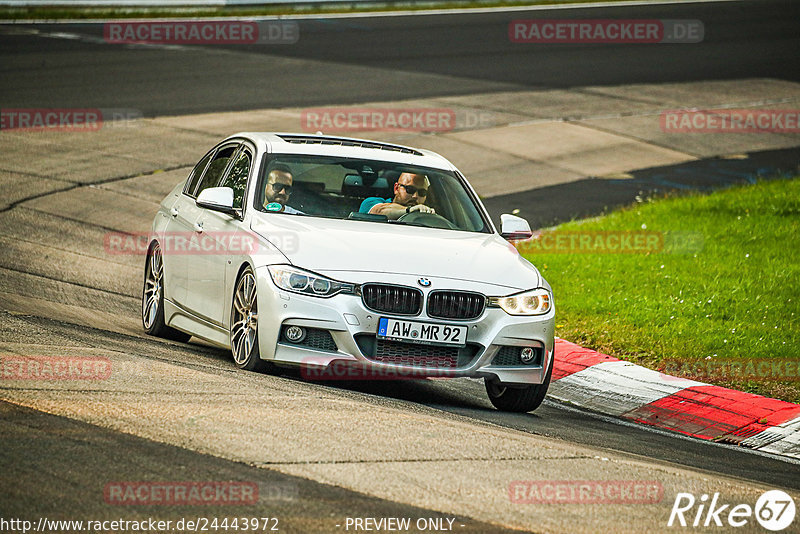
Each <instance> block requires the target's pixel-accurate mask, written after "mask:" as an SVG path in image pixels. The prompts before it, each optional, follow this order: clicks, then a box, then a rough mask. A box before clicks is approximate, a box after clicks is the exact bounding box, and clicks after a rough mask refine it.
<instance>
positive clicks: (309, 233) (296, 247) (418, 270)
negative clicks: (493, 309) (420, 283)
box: [251, 214, 542, 290]
mask: <svg viewBox="0 0 800 534" xmlns="http://www.w3.org/2000/svg"><path fill="white" fill-rule="evenodd" d="M251 229H252V230H253V231H254V232H256V233H257V234H259V235H260V236H261V237H263V238H264V239H267V240H268V241H270V243H272V244H273V245H274V246H275V247H276V248H278V249H279V250H280V251H281V252H282V253H283V254H284V255H285V256H286V257H287V258H288V259H289V261H291V262H292V264H294V265H296V266H298V267H302V268H304V269H309V270H312V271H317V272H323V273H327V272H332V271H349V272H364V271H366V272H379V273H387V274H406V275H413V276H424V277H442V278H452V279H458V280H469V281H475V282H483V283H490V284H495V285H500V286H504V287H507V288H510V289H517V290H523V289H530V288H534V287H539V286H540V284H541V282H542V280H541V276H540V275H539V272H538V271H537V270H536V268H535V267H534V266H533V265H531V263H530V262H528V261H527V260H525V259H524V258H522V257H521V256H520V255H519V253H518V252H517V250H516V248H514V247H513V246H512V245H511V244H510V243H508V242H507V241H506V240H504V239H503V238H501V237H500V236H499V235H497V234H484V233H474V232H461V231H455V230H443V229H437V228H422V227H416V226H406V225H400V224H391V223H376V222H366V221H350V220H340V219H322V218H316V217H314V218H311V217H302V216H294V215H282V214H280V215H279V214H256V215H255V216H254V217H253V220H252V222H251Z"/></svg>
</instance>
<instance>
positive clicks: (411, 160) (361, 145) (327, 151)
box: [228, 132, 456, 171]
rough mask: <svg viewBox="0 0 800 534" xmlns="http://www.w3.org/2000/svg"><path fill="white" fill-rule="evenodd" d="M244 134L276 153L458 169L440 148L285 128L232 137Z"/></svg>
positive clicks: (258, 146) (245, 136)
mask: <svg viewBox="0 0 800 534" xmlns="http://www.w3.org/2000/svg"><path fill="white" fill-rule="evenodd" d="M242 137H243V138H245V139H249V140H250V141H251V142H253V143H254V144H256V146H257V148H259V149H260V150H265V151H267V152H270V153H275V154H313V155H320V156H344V157H350V158H359V159H372V160H382V161H390V162H392V163H402V164H408V165H419V166H421V167H432V168H435V169H444V170H452V171H455V170H456V168H455V166H453V164H452V163H450V162H449V161H448V160H447V159H445V158H444V157H442V156H440V155H439V154H437V153H436V152H431V151H430V150H424V149H419V148H412V147H408V146H403V145H397V144H394V143H385V142H383V141H370V140H368V139H357V138H353V137H338V136H330V135H315V134H308V133H282V132H240V133H237V134H235V135H232V136H230V137H229V138H228V139H235V138H242Z"/></svg>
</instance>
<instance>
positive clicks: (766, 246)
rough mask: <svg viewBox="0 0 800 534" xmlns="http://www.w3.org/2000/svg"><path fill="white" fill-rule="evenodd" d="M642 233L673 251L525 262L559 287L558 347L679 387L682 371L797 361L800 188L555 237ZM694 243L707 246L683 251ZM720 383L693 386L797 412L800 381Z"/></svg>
mask: <svg viewBox="0 0 800 534" xmlns="http://www.w3.org/2000/svg"><path fill="white" fill-rule="evenodd" d="M643 227H646V229H647V231H655V232H663V233H665V234H668V236H671V237H668V239H667V242H668V243H672V245H673V246H672V247H671V248H669V247H668V248H669V250H666V249H665V250H661V251H658V252H651V253H649V254H646V253H636V254H609V253H570V254H555V253H541V252H525V253H524V255H525V256H526V257H527V258H528V259H529V260H531V261H532V262H533V263H534V264H535V265H537V266H538V267H539V268H540V269H541V271H542V274H543V275H544V276H545V278H547V280H548V281H549V282H550V284H551V285H552V287H553V292H554V295H555V303H556V325H557V327H556V334H557V335H558V336H559V337H562V338H564V339H567V340H569V341H573V342H575V343H578V344H581V345H583V346H588V347H591V348H593V349H596V350H599V351H601V352H604V353H606V354H610V355H613V356H616V357H619V358H622V359H625V360H629V361H633V362H636V363H639V364H642V365H645V366H648V367H651V368H656V369H662V370H665V371H667V372H670V373H671V374H679V375H683V376H692V373H687V372H681V369H683V365H682V364H681V365H678V366H677V368H676V365H675V363H676V362H702V363H703V365H708V364H709V362H710V363H720V362H730V361H735V362H747V361H748V360H753V361H762V360H768V361H771V362H772V361H776V360H793V361H795V362H800V355H799V354H798V349H800V307H799V306H798V299H800V237H798V236H800V178H794V179H791V180H773V181H762V182H759V183H757V184H755V185H750V186H740V187H735V188H731V189H727V190H723V191H718V192H715V193H712V194H709V195H700V194H695V195H691V196H683V197H672V198H662V199H655V200H650V201H645V202H642V203H638V204H635V205H633V206H630V207H628V208H626V209H622V210H619V211H616V212H613V213H610V214H608V215H605V216H603V217H599V218H596V219H591V220H587V221H573V222H570V223H567V224H564V225H561V226H559V227H558V228H557V229H556V232H580V233H581V234H583V233H585V232H588V233H590V235H592V234H591V233H592V232H597V231H623V232H627V231H642V228H643ZM687 234H689V235H691V236H694V237H695V238H697V237H700V238H701V242H699V241H697V240H695V241H692V242H689V244H688V246H682V245H685V244H686V241H685V240H684V239H683V238H685V237H687ZM687 249H688V250H687ZM529 250H530V249H529ZM717 375H719V373H713V375H712V376H710V375H709V374H708V373H704V374H702V375H697V374H694V377H695V378H698V379H699V380H701V381H703V382H708V383H716V384H719V385H723V386H726V387H731V388H734V389H740V390H744V391H749V392H752V393H758V394H761V395H767V396H771V397H776V398H780V399H783V400H787V401H791V402H800V382H798V381H797V380H790V379H789V380H787V379H785V378H781V377H780V376H777V377H774V378H771V379H761V378H758V379H754V380H744V379H740V378H731V377H725V376H717Z"/></svg>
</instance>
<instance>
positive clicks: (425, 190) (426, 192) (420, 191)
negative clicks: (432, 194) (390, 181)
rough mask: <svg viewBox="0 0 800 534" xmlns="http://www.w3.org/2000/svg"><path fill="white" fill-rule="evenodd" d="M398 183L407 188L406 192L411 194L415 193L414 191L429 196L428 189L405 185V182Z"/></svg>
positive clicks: (422, 195)
mask: <svg viewBox="0 0 800 534" xmlns="http://www.w3.org/2000/svg"><path fill="white" fill-rule="evenodd" d="M397 185H399V186H400V187H402V188H403V189H405V190H406V193H408V194H409V195H413V194H414V193H417V194H418V195H419V196H421V197H427V196H428V190H427V189H420V188H419V187H414V186H413V185H405V184H397Z"/></svg>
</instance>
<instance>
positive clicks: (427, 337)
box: [378, 317, 467, 347]
mask: <svg viewBox="0 0 800 534" xmlns="http://www.w3.org/2000/svg"><path fill="white" fill-rule="evenodd" d="M378 337H379V338H383V339H391V340H394V341H409V342H411V343H429V344H433V345H449V346H451V347H463V346H465V345H466V344H467V327H466V326H457V325H451V324H437V323H421V322H418V321H404V320H401V319H390V318H388V317H381V318H380V320H379V321H378Z"/></svg>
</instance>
